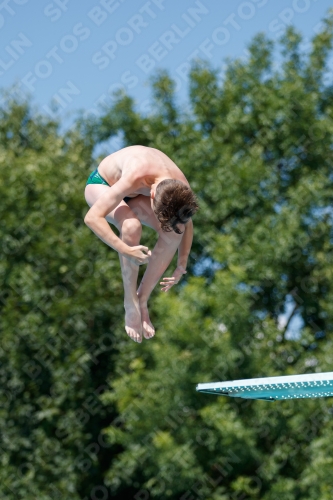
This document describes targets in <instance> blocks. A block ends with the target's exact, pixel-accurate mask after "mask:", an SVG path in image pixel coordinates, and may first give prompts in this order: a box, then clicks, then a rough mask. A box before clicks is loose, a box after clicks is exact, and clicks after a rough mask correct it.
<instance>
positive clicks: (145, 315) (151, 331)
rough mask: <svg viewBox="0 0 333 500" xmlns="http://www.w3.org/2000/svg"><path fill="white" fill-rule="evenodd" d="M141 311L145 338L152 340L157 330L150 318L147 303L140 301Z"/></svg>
mask: <svg viewBox="0 0 333 500" xmlns="http://www.w3.org/2000/svg"><path fill="white" fill-rule="evenodd" d="M140 311H141V323H142V330H143V336H144V338H145V339H151V338H152V337H154V335H155V328H154V327H153V325H152V323H151V321H150V318H149V312H148V306H147V302H142V301H140Z"/></svg>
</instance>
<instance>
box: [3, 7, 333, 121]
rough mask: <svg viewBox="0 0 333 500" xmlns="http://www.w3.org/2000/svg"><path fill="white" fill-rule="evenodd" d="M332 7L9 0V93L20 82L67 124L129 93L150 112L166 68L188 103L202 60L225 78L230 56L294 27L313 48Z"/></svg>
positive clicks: (6, 48) (5, 66) (5, 59)
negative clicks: (154, 80) (153, 80)
mask: <svg viewBox="0 0 333 500" xmlns="http://www.w3.org/2000/svg"><path fill="white" fill-rule="evenodd" d="M330 7H333V0H278V1H273V0H249V1H238V0H237V1H230V2H227V1H225V0H182V1H178V2H177V1H175V0H150V1H146V0H99V1H96V0H86V1H85V2H79V0H53V1H52V2H50V1H48V0H43V1H42V2H38V3H37V2H34V1H33V0H4V1H2V2H1V3H0V30H1V41H2V43H1V49H0V79H1V84H0V85H1V87H2V88H4V87H5V88H7V87H8V86H11V85H13V84H14V83H16V85H17V89H18V90H17V91H19V92H29V93H30V94H31V96H32V98H33V100H34V102H36V103H38V104H39V106H40V107H41V108H42V109H43V111H44V112H46V113H48V114H50V115H52V114H53V113H54V111H53V108H52V107H51V102H52V101H53V102H55V103H56V104H57V107H58V111H57V113H58V115H59V116H60V117H61V118H62V119H63V120H65V119H66V120H67V119H68V116H71V115H72V114H73V112H75V111H77V110H79V109H81V110H82V109H84V110H86V112H87V113H93V114H94V113H98V104H99V103H106V104H110V103H111V102H112V93H113V91H114V90H116V89H119V88H124V89H125V91H126V92H127V93H129V94H130V95H131V96H133V97H134V98H135V100H136V102H137V107H138V109H139V110H141V111H142V112H145V111H146V110H147V109H149V96H150V91H149V84H148V81H149V78H150V77H151V76H153V75H154V74H156V70H157V69H159V68H165V69H167V70H168V71H169V73H170V75H171V76H172V77H173V78H174V79H175V80H176V82H177V97H178V101H179V102H180V103H181V102H185V100H186V95H187V78H186V75H187V70H188V66H189V62H190V61H191V60H192V59H193V58H195V57H202V58H206V59H207V60H208V61H210V63H211V64H212V65H213V66H214V67H216V68H220V69H221V71H223V65H224V61H225V59H226V58H227V57H232V58H234V57H244V56H245V54H246V47H247V45H248V43H249V42H250V40H251V39H252V37H253V36H254V35H255V34H256V33H257V32H259V31H261V32H265V33H266V34H267V35H268V36H269V37H270V38H272V39H273V40H277V39H278V37H279V35H280V34H281V33H282V31H283V29H284V28H285V26H286V25H287V24H289V23H292V24H294V25H295V26H296V27H297V28H298V29H299V30H300V31H301V33H302V34H303V36H304V40H305V45H304V47H305V46H306V42H307V41H309V40H310V39H311V37H312V36H313V35H314V34H315V32H316V31H317V30H318V28H319V26H320V21H321V20H322V18H323V17H324V16H325V14H326V13H327V11H328V9H329V8H330Z"/></svg>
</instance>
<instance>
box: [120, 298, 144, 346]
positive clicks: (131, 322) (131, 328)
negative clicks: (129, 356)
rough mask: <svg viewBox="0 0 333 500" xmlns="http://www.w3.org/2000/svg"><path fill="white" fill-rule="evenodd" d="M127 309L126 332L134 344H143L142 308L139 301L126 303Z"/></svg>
mask: <svg viewBox="0 0 333 500" xmlns="http://www.w3.org/2000/svg"><path fill="white" fill-rule="evenodd" d="M124 308H125V330H126V333H127V335H128V336H129V337H130V338H131V339H132V340H134V342H139V343H140V342H142V324H141V314H140V306H139V301H138V300H134V301H133V300H132V301H126V302H125V303H124Z"/></svg>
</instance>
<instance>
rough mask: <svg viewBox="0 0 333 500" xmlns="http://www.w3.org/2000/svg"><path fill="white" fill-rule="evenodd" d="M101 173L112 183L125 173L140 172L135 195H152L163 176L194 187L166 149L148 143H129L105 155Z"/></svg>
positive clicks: (133, 195) (134, 191)
mask: <svg viewBox="0 0 333 500" xmlns="http://www.w3.org/2000/svg"><path fill="white" fill-rule="evenodd" d="M98 172H99V174H100V175H101V176H102V177H103V178H104V179H105V180H106V181H107V182H108V183H109V184H110V186H112V185H113V184H115V183H116V182H117V181H118V180H119V179H120V178H121V177H122V176H123V175H129V176H130V175H131V173H132V174H133V177H134V174H135V177H136V178H137V174H138V173H139V177H140V178H139V182H136V183H135V186H134V183H133V189H134V190H133V193H131V194H129V195H128V196H129V197H130V198H134V197H135V196H138V195H139V194H142V195H144V196H150V189H151V186H152V184H154V183H155V182H156V181H157V180H158V179H160V178H167V179H175V180H179V181H181V182H184V184H186V185H187V186H189V187H190V184H189V182H188V181H187V179H186V177H185V175H184V174H183V172H182V171H181V170H180V169H179V168H178V167H177V165H176V164H175V163H174V162H173V161H172V160H171V159H170V158H169V157H168V156H167V155H165V154H164V153H162V151H159V150H158V149H154V148H149V147H146V146H128V147H127V148H124V149H121V150H120V151H117V152H116V153H112V154H111V155H109V156H107V157H106V158H104V160H103V161H102V162H101V163H100V164H99V166H98Z"/></svg>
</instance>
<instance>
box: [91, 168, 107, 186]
mask: <svg viewBox="0 0 333 500" xmlns="http://www.w3.org/2000/svg"><path fill="white" fill-rule="evenodd" d="M88 184H104V185H105V186H109V187H110V184H108V183H107V182H106V180H105V179H103V177H102V176H101V175H100V174H99V172H98V170H97V168H96V170H94V172H92V173H91V174H90V175H89V177H88V180H87V183H86V186H87V185H88Z"/></svg>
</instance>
